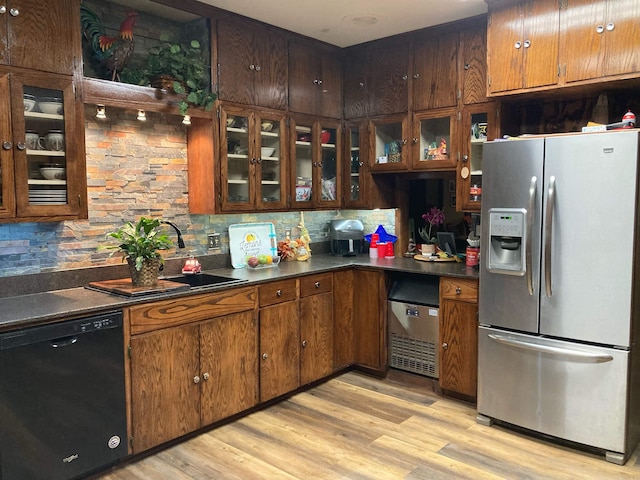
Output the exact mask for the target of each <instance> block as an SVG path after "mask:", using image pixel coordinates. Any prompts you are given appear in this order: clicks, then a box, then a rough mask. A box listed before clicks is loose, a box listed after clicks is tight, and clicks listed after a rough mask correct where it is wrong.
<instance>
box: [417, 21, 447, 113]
mask: <svg viewBox="0 0 640 480" xmlns="http://www.w3.org/2000/svg"><path fill="white" fill-rule="evenodd" d="M458 46H459V41H458V35H457V34H456V33H454V34H451V33H449V34H446V33H444V32H441V31H440V30H436V31H435V32H434V33H433V34H430V35H429V36H426V37H425V38H423V39H421V40H420V41H416V42H415V43H414V48H413V74H412V80H413V103H412V107H413V110H414V111H419V110H427V109H432V108H441V107H454V106H456V105H457V104H458V93H459V89H458Z"/></svg>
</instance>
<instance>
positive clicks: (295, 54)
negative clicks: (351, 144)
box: [288, 40, 342, 118]
mask: <svg viewBox="0 0 640 480" xmlns="http://www.w3.org/2000/svg"><path fill="white" fill-rule="evenodd" d="M288 76H289V110H290V111H292V112H297V113H305V114H308V115H316V116H320V117H330V118H340V117H341V115H342V63H341V53H340V50H339V49H334V48H331V49H329V48H325V47H323V46H318V45H311V44H308V43H305V42H301V41H300V40H296V41H295V42H293V41H292V42H289V75H288Z"/></svg>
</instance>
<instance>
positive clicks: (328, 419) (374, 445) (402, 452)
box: [96, 372, 640, 480]
mask: <svg viewBox="0 0 640 480" xmlns="http://www.w3.org/2000/svg"><path fill="white" fill-rule="evenodd" d="M407 379H408V381H406V380H407ZM475 416H476V411H475V408H474V406H473V405H471V404H468V403H465V402H461V401H458V400H455V399H451V398H447V397H442V396H440V395H438V394H437V393H433V392H432V391H431V389H429V388H426V387H424V386H423V385H421V382H420V381H419V380H418V381H415V379H412V378H410V377H408V376H407V375H405V374H403V373H402V372H395V373H393V374H392V375H390V376H389V377H388V378H387V379H385V380H380V379H377V378H373V377H369V376H366V375H363V374H360V373H356V372H349V373H345V374H343V375H340V376H338V377H336V378H333V379H331V380H329V381H328V382H326V383H323V384H322V385H319V386H317V387H314V388H312V389H310V390H307V391H305V392H303V393H298V394H296V395H294V396H292V397H291V398H289V399H287V400H284V401H282V402H280V403H278V404H275V405H273V406H270V407H268V408H266V409H264V410H261V411H258V412H255V413H252V414H251V415H248V416H246V417H243V418H241V419H239V420H236V421H234V422H232V423H229V424H227V425H224V426H221V427H218V428H216V429H214V430H211V431H209V432H207V433H204V434H201V435H199V436H197V437H194V438H192V439H190V440H187V441H184V442H182V443H180V444H179V445H176V446H173V447H170V448H168V449H166V450H163V451H161V452H159V453H156V454H154V455H152V456H148V457H145V458H142V459H140V460H138V461H137V462H135V463H131V464H128V465H125V466H123V467H119V468H116V469H114V470H112V471H110V472H109V473H107V474H104V475H102V476H99V477H96V478H99V479H100V480H165V479H166V480H169V479H171V480H205V479H206V480H212V479H216V480H227V479H241V480H252V479H270V480H271V479H305V480H306V479H376V480H377V479H406V480H426V479H429V480H442V479H459V478H465V479H474V480H476V479H509V480H513V479H527V480H532V479H598V480H603V479H627V478H629V479H631V478H635V479H640V461H639V457H638V454H639V453H640V449H638V450H636V452H635V453H634V454H633V455H632V456H631V458H630V459H629V461H628V462H627V464H626V465H625V466H617V465H613V464H611V463H608V462H606V461H605V460H604V457H603V456H599V455H595V454H593V453H586V452H583V451H578V450H574V449H571V448H565V447H563V446H558V445H556V444H552V443H549V442H547V441H544V440H540V439H534V438H531V437H529V436H525V435H522V434H520V433H517V432H514V431H512V430H508V429H505V428H503V427H496V426H493V427H484V426H482V425H479V424H477V423H476V421H475Z"/></svg>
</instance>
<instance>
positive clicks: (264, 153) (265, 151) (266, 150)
mask: <svg viewBox="0 0 640 480" xmlns="http://www.w3.org/2000/svg"><path fill="white" fill-rule="evenodd" d="M275 151H276V149H275V148H271V147H262V148H261V149H260V157H261V158H267V157H270V156H271V155H273V152H275Z"/></svg>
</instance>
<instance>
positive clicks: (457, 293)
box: [456, 287, 462, 295]
mask: <svg viewBox="0 0 640 480" xmlns="http://www.w3.org/2000/svg"><path fill="white" fill-rule="evenodd" d="M461 293H462V289H461V288H460V287H456V295H460V294H461Z"/></svg>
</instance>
